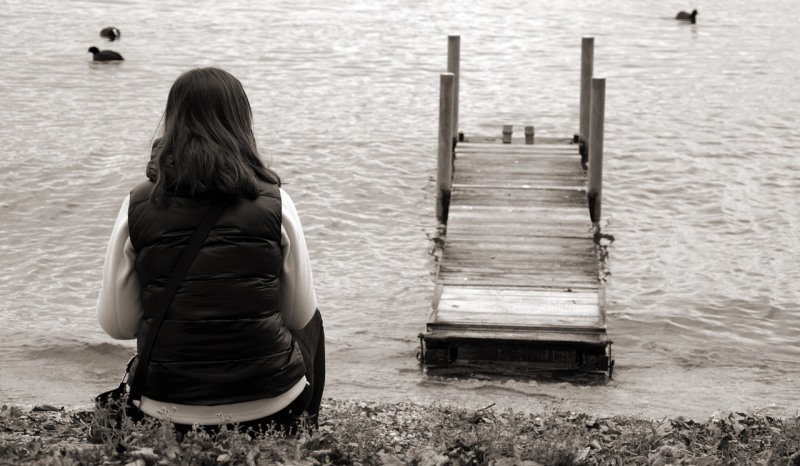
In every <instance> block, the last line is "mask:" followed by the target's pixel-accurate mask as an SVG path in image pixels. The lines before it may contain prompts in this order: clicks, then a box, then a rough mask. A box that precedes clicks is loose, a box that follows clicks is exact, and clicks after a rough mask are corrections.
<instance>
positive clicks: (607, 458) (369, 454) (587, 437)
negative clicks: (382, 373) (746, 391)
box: [0, 398, 800, 466]
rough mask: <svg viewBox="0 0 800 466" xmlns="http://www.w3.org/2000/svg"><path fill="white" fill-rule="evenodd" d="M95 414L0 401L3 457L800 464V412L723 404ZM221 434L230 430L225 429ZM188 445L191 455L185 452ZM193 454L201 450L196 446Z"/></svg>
mask: <svg viewBox="0 0 800 466" xmlns="http://www.w3.org/2000/svg"><path fill="white" fill-rule="evenodd" d="M91 419H92V412H91V411H88V410H80V411H79V410H75V409H66V408H63V407H55V406H50V405H37V406H34V407H32V408H30V409H23V408H21V407H20V406H18V405H3V406H2V407H0V465H5V464H24V463H27V464H76V463H84V464H98V463H104V462H108V463H107V464H125V465H128V464H131V463H133V464H134V465H136V466H142V465H154V464H184V463H187V462H192V461H196V460H198V459H201V458H204V460H203V461H200V462H201V463H202V462H204V461H206V460H208V461H211V462H207V461H206V462H207V464H268V463H270V462H271V463H275V462H282V463H284V464H309V465H311V464H395V465H399V464H415V465H423V464H425V465H444V464H459V465H460V464H487V465H489V464H496V465H504V466H511V465H525V466H535V465H540V464H544V465H547V464H567V465H569V464H574V465H583V464H586V465H591V464H609V462H610V464H658V465H662V464H693V465H712V464H732V463H733V464H756V463H758V464H769V465H773V464H774V465H792V466H800V414H798V415H795V416H793V417H789V418H778V417H773V416H769V415H760V414H747V413H737V412H731V413H724V414H721V413H718V414H717V415H715V416H712V417H710V418H709V419H707V420H706V421H702V422H700V421H695V420H692V419H687V418H685V417H682V416H676V417H673V418H664V419H658V420H656V419H645V418H642V417H636V416H613V417H595V416H592V415H588V414H584V413H574V412H571V411H556V410H545V411H543V412H540V413H522V412H515V411H513V410H510V409H504V410H496V409H495V408H494V407H493V406H487V407H486V408H482V409H463V408H460V407H455V406H448V405H446V404H438V403H436V404H418V403H412V402H402V403H375V402H366V401H358V400H348V401H341V400H333V399H328V398H326V399H324V400H323V405H322V410H321V413H320V425H319V429H318V430H316V431H313V432H310V431H301V433H300V434H298V436H296V437H292V438H281V436H276V435H273V436H267V437H265V438H259V439H255V440H253V439H250V438H249V437H247V436H246V435H243V434H240V433H235V432H223V433H222V434H220V436H217V437H216V438H210V437H208V436H207V435H205V434H197V435H195V434H189V435H187V437H186V438H183V439H181V440H178V439H176V438H175V436H174V433H171V432H172V431H171V429H169V428H164V427H163V426H160V425H155V423H150V425H146V426H125V427H124V428H123V430H122V432H121V433H119V434H115V435H111V436H109V438H108V439H107V440H106V441H105V442H104V443H101V444H91V443H89V442H88V441H87V440H86V433H87V432H88V428H89V425H90V424H91ZM223 434H224V435H223ZM221 437H223V438H221ZM187 455H190V456H187ZM192 455H193V456H192Z"/></svg>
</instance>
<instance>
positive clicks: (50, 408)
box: [31, 405, 64, 411]
mask: <svg viewBox="0 0 800 466" xmlns="http://www.w3.org/2000/svg"><path fill="white" fill-rule="evenodd" d="M63 410H64V408H56V407H55V406H53V405H36V406H34V407H33V409H31V411H63Z"/></svg>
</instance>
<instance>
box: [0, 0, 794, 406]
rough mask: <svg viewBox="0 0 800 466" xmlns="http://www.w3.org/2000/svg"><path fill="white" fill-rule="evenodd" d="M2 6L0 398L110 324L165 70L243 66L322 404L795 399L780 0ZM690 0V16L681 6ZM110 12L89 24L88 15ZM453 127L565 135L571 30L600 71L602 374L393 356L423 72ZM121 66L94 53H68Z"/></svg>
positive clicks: (423, 135)
mask: <svg viewBox="0 0 800 466" xmlns="http://www.w3.org/2000/svg"><path fill="white" fill-rule="evenodd" d="M701 7H702V8H699V9H700V13H699V15H698V23H697V24H696V25H690V24H685V23H679V22H677V21H675V20H674V19H673V18H674V16H675V14H676V13H677V11H676V10H675V7H673V6H667V5H666V4H662V3H659V2H650V1H646V0H632V1H625V2H624V1H620V0H612V1H609V2H594V1H588V0H579V1H566V0H555V1H552V2H548V4H547V5H546V6H544V5H542V4H541V2H523V5H520V6H518V7H515V6H512V4H509V3H508V2H501V1H498V0H485V1H439V2H433V1H431V2H424V1H411V2H408V1H406V2H401V1H366V0H363V1H362V0H344V1H341V2H335V5H334V4H332V3H331V2H325V1H321V0H299V1H291V2H290V1H285V0H275V1H255V0H252V1H248V0H235V1H229V2H212V1H198V2H189V1H185V0H182V1H177V2H168V3H164V2H157V1H155V0H151V1H140V2H133V1H103V2H101V1H68V2H62V1H55V0H43V1H41V2H23V1H18V0H0V22H2V24H3V27H2V28H0V61H2V63H3V67H2V68H0V101H1V102H2V105H0V123H2V124H1V125H0V140H1V141H2V145H3V148H4V150H3V151H2V153H1V154H0V173H2V179H1V180H0V265H1V266H2V274H0V316H2V325H0V367H2V372H0V403H20V404H36V403H51V404H56V405H66V406H79V405H86V404H88V403H90V401H91V398H92V396H93V395H94V394H96V393H98V392H100V391H102V390H107V389H110V388H112V387H113V386H114V384H115V383H116V382H117V380H118V378H119V376H120V375H121V372H122V368H123V367H122V366H123V364H124V361H126V360H127V358H128V357H129V356H130V354H131V353H132V351H133V350H132V349H133V344H132V342H119V341H114V340H112V339H110V338H108V337H107V336H106V335H105V334H104V333H103V332H102V330H101V329H100V328H99V326H98V324H97V322H96V318H95V301H96V298H97V291H98V286H99V283H100V273H101V267H102V262H103V256H104V252H105V248H106V244H107V241H108V235H109V234H110V232H111V227H112V225H113V222H114V218H115V215H116V213H117V211H118V209H119V206H120V203H121V201H122V199H123V198H124V196H125V195H126V193H127V192H128V191H129V190H130V188H131V187H133V186H134V185H136V184H137V183H139V182H140V181H141V180H143V179H144V170H145V164H146V162H147V160H148V158H149V146H150V142H151V140H152V138H153V136H154V134H155V132H156V130H157V127H158V124H159V120H160V118H161V113H162V111H163V107H164V104H165V102H166V96H167V92H168V90H169V87H170V85H171V84H172V82H173V81H174V79H175V78H176V77H177V76H178V75H179V74H180V73H181V72H183V71H185V70H187V69H189V68H192V67H196V66H209V65H214V66H220V67H222V68H225V69H227V70H228V71H230V72H232V73H233V74H235V75H236V76H238V77H239V78H240V79H241V80H242V82H243V84H244V86H245V89H246V90H247V92H248V95H249V97H250V101H251V103H252V105H253V109H254V114H255V115H254V117H255V123H256V136H257V138H258V140H259V143H260V145H261V147H262V149H263V153H264V155H265V158H267V159H269V160H270V162H271V164H272V167H273V168H274V169H275V170H276V171H278V172H279V173H280V175H281V176H282V177H283V178H284V179H285V181H286V184H285V188H286V189H287V191H288V192H289V193H290V194H291V195H292V197H293V199H294V201H295V203H296V204H297V206H298V210H299V212H300V215H301V219H302V221H303V224H304V228H305V233H306V238H307V241H308V245H309V248H310V252H311V257H312V263H313V268H314V273H315V279H316V285H317V294H318V297H319V301H320V307H321V310H322V312H323V316H324V319H325V323H326V332H327V336H328V342H327V346H328V383H327V387H326V396H329V397H333V398H340V399H344V398H355V399H365V400H378V401H401V400H411V401H420V402H442V403H451V404H458V405H462V406H474V407H483V406H488V405H491V404H493V403H494V404H496V406H498V407H514V408H516V409H523V410H538V409H542V408H543V407H548V406H549V407H558V408H560V409H571V410H579V411H586V412H590V413H596V414H598V415H608V414H642V415H645V416H652V417H661V416H670V415H687V416H693V417H698V418H705V417H707V416H710V415H711V414H713V413H714V412H715V411H728V410H749V411H759V412H762V413H771V414H774V415H792V414H794V413H796V412H797V411H798V410H800V394H799V393H800V390H798V389H797V387H798V385H800V343H798V339H799V338H800V283H799V282H798V278H799V277H800V204H798V202H797V200H798V197H799V196H800V156H798V154H797V151H798V147H800V131H798V126H797V122H798V110H797V109H798V108H800V86H798V85H797V83H798V82H800V41H798V39H797V31H796V20H797V18H800V3H798V2H796V1H794V0H775V1H770V2H767V1H766V0H757V1H749V2H745V1H742V0H730V1H722V0H710V1H707V2H703V4H702V5H701ZM691 8H692V5H691V4H687V5H686V6H685V9H691ZM111 25H113V26H116V27H118V28H119V29H120V30H121V31H122V39H121V40H120V41H117V42H114V43H108V42H106V41H105V40H104V39H101V38H100V37H99V36H98V33H99V31H100V29H101V28H103V27H105V26H111ZM448 34H460V35H461V49H462V65H461V71H462V78H461V100H460V102H461V114H460V127H461V130H462V131H464V132H466V133H467V134H481V135H492V134H496V135H499V133H500V128H501V126H502V125H503V124H515V125H524V124H534V125H536V130H537V135H541V136H561V137H571V135H572V134H573V133H575V132H577V125H578V123H577V122H578V96H579V90H578V87H579V79H580V46H581V37H585V36H591V37H594V38H595V76H596V77H605V78H606V80H607V81H606V135H605V144H604V147H605V167H604V177H605V183H604V184H605V185H604V189H603V194H604V205H603V214H604V216H605V218H606V222H607V224H606V225H605V227H604V231H605V232H607V233H610V234H613V235H614V236H615V237H616V241H615V242H614V243H613V244H612V245H611V246H610V248H609V252H610V268H611V272H612V276H611V279H610V282H609V287H608V332H609V334H610V336H611V338H612V339H613V340H614V345H613V351H614V358H615V359H616V369H615V373H614V378H613V379H612V380H611V381H609V382H607V383H601V384H587V383H578V381H574V380H567V381H564V380H535V381H524V380H516V381H515V380H510V381H501V380H492V379H467V380H461V379H445V378H437V377H430V376H428V375H426V374H425V373H423V372H422V371H421V369H420V366H419V364H418V362H417V360H416V358H415V356H416V354H417V352H418V351H419V341H418V339H417V335H418V334H419V333H420V332H422V331H424V323H425V321H426V319H427V316H428V312H429V306H430V300H431V297H432V294H433V287H434V283H433V275H432V272H433V263H432V261H431V258H430V256H429V251H430V248H431V246H432V243H431V241H430V237H431V236H432V235H434V234H435V227H436V225H435V223H436V222H435V214H434V177H435V164H436V137H437V129H438V126H437V125H438V122H437V118H438V108H437V106H438V82H439V77H438V75H439V73H440V72H442V71H444V69H445V68H446V50H447V35H448ZM92 45H96V46H98V47H99V48H101V49H105V48H111V49H114V50H116V51H117V52H119V53H121V54H122V55H123V56H124V57H125V59H126V60H125V61H124V62H122V63H116V64H95V63H92V62H91V54H89V53H88V52H87V49H88V47H90V46H92Z"/></svg>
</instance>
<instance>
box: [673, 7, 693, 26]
mask: <svg viewBox="0 0 800 466" xmlns="http://www.w3.org/2000/svg"><path fill="white" fill-rule="evenodd" d="M675 19H678V20H681V21H690V22H691V23H692V24H694V23H696V22H697V10H692V12H691V13H687V12H685V11H681V12H678V16H676V17H675Z"/></svg>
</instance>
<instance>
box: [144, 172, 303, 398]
mask: <svg viewBox="0 0 800 466" xmlns="http://www.w3.org/2000/svg"><path fill="white" fill-rule="evenodd" d="M153 186H154V185H153V183H151V182H145V183H142V184H140V185H139V186H137V187H136V188H134V189H133V190H132V191H131V198H130V208H129V210H128V224H129V229H130V238H131V242H132V243H133V247H134V249H135V250H136V262H135V264H136V272H137V274H138V276H139V280H140V281H141V286H142V288H141V293H140V296H141V301H142V308H143V309H144V319H143V320H142V322H141V324H140V327H139V333H138V335H137V340H138V341H137V343H138V347H139V350H140V351H141V349H142V346H143V345H144V342H145V340H146V338H147V335H148V333H149V332H150V331H151V330H152V327H151V324H152V321H153V313H154V312H156V311H155V307H156V306H157V304H158V301H159V299H160V297H161V295H162V292H163V290H164V287H165V285H166V283H167V280H169V277H170V274H171V273H172V269H173V267H174V266H175V264H176V263H177V261H178V258H179V257H180V254H181V252H182V251H183V248H184V247H185V246H186V244H188V242H189V239H190V238H191V236H192V234H193V233H194V230H195V229H196V227H197V225H198V224H199V222H200V218H201V217H202V215H203V214H204V213H205V211H206V210H207V209H208V207H209V206H210V202H203V201H193V200H191V199H188V198H180V197H177V198H170V199H169V201H167V202H164V203H163V204H161V203H160V204H158V205H156V204H153V203H152V202H151V201H150V192H151V191H152V188H153ZM281 267H282V254H281V196H280V190H279V188H278V187H277V186H275V185H271V184H267V183H262V184H261V186H260V195H259V197H258V198H256V199H254V200H249V199H243V198H237V199H236V200H234V201H233V203H232V204H231V205H230V206H228V207H227V208H226V209H225V211H224V212H223V213H222V216H221V217H220V219H219V220H218V221H217V223H216V225H215V226H214V228H213V229H212V230H211V233H210V234H209V236H208V239H206V242H205V243H204V244H203V247H202V248H201V249H200V252H199V253H198V254H197V257H196V259H195V260H194V262H193V263H192V266H191V267H190V268H189V271H188V272H187V274H186V277H185V278H184V279H183V281H182V282H181V285H180V287H179V288H178V291H177V293H176V294H175V298H174V299H173V301H172V304H171V306H170V308H169V310H168V311H167V314H166V317H165V318H164V322H163V324H162V326H161V329H160V330H159V332H158V336H157V338H156V342H155V345H154V347H153V352H152V354H151V359H150V365H149V366H148V368H147V377H146V381H145V385H144V393H143V394H144V396H147V397H148V398H151V399H154V400H158V401H163V402H171V403H179V404H189V405H217V404H228V403H238V402H243V401H252V400H258V399H263V398H270V397H274V396H277V395H280V394H281V393H284V392H285V391H287V390H288V389H289V388H291V387H292V386H293V385H294V384H296V383H297V381H298V380H300V378H301V377H302V376H303V374H304V372H305V368H304V364H303V359H302V356H301V354H300V350H299V348H298V346H297V345H296V344H295V343H294V341H293V339H292V335H291V333H290V332H289V330H288V329H287V328H286V327H285V326H284V325H283V320H282V318H281V314H280V302H281V283H280V273H281ZM131 373H134V371H132V372H131Z"/></svg>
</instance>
